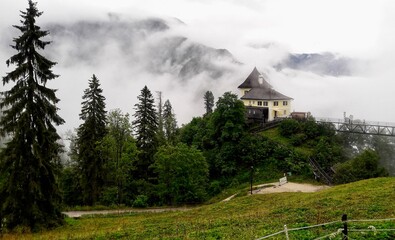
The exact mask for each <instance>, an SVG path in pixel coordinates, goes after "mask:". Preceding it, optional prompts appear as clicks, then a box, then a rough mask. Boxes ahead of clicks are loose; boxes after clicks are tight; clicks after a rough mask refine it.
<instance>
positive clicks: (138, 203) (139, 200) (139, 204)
mask: <svg viewBox="0 0 395 240" xmlns="http://www.w3.org/2000/svg"><path fill="white" fill-rule="evenodd" d="M133 207H136V208H146V207H148V197H147V196H145V195H138V196H137V197H136V199H135V200H134V201H133Z"/></svg>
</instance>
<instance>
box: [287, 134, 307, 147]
mask: <svg viewBox="0 0 395 240" xmlns="http://www.w3.org/2000/svg"><path fill="white" fill-rule="evenodd" d="M306 139H307V137H306V135H305V134H304V133H298V134H295V135H293V136H292V137H291V144H292V145H293V146H295V147H297V146H300V145H302V144H303V143H304V142H305V141H306Z"/></svg>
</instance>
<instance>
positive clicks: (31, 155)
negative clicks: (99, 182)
mask: <svg viewBox="0 0 395 240" xmlns="http://www.w3.org/2000/svg"><path fill="white" fill-rule="evenodd" d="M28 4H29V7H28V8H27V9H26V11H21V17H22V20H21V26H14V27H15V28H17V29H18V30H20V31H21V35H20V36H19V37H17V38H14V40H13V41H14V43H15V45H13V46H12V48H13V49H15V50H16V51H17V54H15V55H14V56H12V57H11V58H10V59H9V60H7V62H6V63H7V66H9V65H11V64H13V65H15V66H16V68H15V70H13V71H11V72H9V73H8V74H7V75H6V76H5V77H3V85H5V84H9V83H10V82H11V83H15V85H14V86H13V87H12V88H11V89H10V90H9V91H5V92H2V93H1V94H2V97H3V101H2V102H1V104H0V107H1V108H2V109H3V110H4V111H3V117H2V119H1V121H0V128H1V129H0V130H1V134H2V135H3V136H6V135H8V136H9V141H8V142H7V143H6V146H5V148H4V149H3V151H2V156H1V158H0V159H1V160H0V229H2V230H4V229H5V228H7V229H14V228H15V227H17V226H19V227H24V228H28V229H30V230H32V231H36V230H39V229H40V228H50V227H54V226H57V225H59V224H61V223H62V222H63V218H62V214H61V212H60V209H59V204H60V201H61V198H60V194H59V190H58V185H57V183H56V177H55V172H56V165H57V164H56V163H57V162H58V157H59V155H58V154H59V152H60V151H61V146H60V144H58V143H57V140H59V139H60V137H59V135H58V134H57V132H56V129H55V126H54V124H55V125H60V124H63V123H64V120H63V119H62V118H61V117H60V116H59V115H58V114H57V111H58V108H57V107H56V103H58V102H59V99H58V98H56V96H55V92H56V90H54V89H50V88H47V87H46V84H47V82H48V81H50V80H53V79H55V78H57V77H58V75H55V74H54V73H53V72H52V70H51V68H52V67H53V66H54V65H55V64H56V63H55V62H52V61H50V60H48V59H46V58H45V57H44V56H43V55H41V53H40V52H38V51H39V50H44V48H45V47H46V46H47V45H48V44H49V43H50V42H48V41H43V40H42V38H43V37H45V36H47V35H48V34H49V32H48V31H43V30H41V28H40V27H39V26H37V25H36V18H38V17H39V16H40V15H41V14H42V12H39V11H38V9H37V7H36V3H34V2H32V1H31V0H29V2H28Z"/></svg>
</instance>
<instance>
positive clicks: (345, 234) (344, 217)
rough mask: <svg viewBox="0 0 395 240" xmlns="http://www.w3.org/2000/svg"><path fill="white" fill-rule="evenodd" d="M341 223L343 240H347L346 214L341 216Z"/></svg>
mask: <svg viewBox="0 0 395 240" xmlns="http://www.w3.org/2000/svg"><path fill="white" fill-rule="evenodd" d="M342 222H343V231H342V232H343V238H342V239H344V240H348V228H347V214H343V216H342Z"/></svg>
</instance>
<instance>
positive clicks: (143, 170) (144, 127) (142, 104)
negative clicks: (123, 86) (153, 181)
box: [133, 86, 158, 180]
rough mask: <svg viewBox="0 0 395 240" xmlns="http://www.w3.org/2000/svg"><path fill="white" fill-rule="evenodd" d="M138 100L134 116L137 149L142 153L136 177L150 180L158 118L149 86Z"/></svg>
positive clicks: (156, 144)
mask: <svg viewBox="0 0 395 240" xmlns="http://www.w3.org/2000/svg"><path fill="white" fill-rule="evenodd" d="M138 100H139V102H138V103H137V104H135V110H136V112H135V114H134V115H133V116H134V118H135V120H134V121H133V127H134V129H135V134H136V140H137V147H138V148H139V150H140V151H141V152H140V154H139V159H138V161H137V163H136V168H137V169H136V170H137V173H136V174H137V176H136V177H138V178H143V179H146V180H148V178H149V177H151V176H152V170H150V169H149V166H150V165H151V164H152V163H153V161H154V160H153V156H154V154H155V152H156V148H157V146H158V139H157V131H158V118H157V114H156V111H155V104H154V99H153V97H152V94H151V92H150V90H149V89H148V88H147V86H145V87H144V88H143V89H142V90H141V94H140V95H139V96H138Z"/></svg>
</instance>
